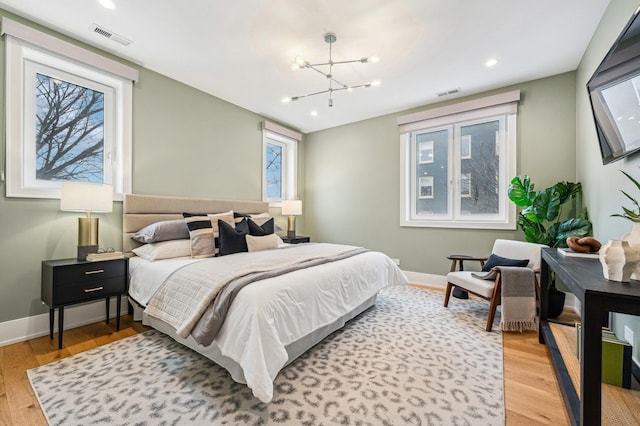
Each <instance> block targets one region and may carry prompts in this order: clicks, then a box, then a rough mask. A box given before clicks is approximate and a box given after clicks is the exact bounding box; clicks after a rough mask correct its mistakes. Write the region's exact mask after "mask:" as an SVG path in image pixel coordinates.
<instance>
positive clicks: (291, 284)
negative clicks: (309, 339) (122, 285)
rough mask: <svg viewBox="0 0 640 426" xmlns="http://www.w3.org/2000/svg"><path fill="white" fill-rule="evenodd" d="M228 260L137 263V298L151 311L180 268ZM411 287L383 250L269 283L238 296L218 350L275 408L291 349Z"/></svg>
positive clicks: (133, 270) (133, 267) (133, 269)
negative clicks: (380, 295)
mask: <svg viewBox="0 0 640 426" xmlns="http://www.w3.org/2000/svg"><path fill="white" fill-rule="evenodd" d="M287 250H291V249H287ZM283 251H286V250H283ZM253 254H255V253H239V254H235V255H231V256H238V257H244V258H245V259H246V261H247V262H248V263H250V262H251V256H252V255H253ZM225 257H226V256H225ZM221 259H222V258H212V259H197V260H192V259H172V260H170V261H155V262H148V261H145V260H142V259H139V258H132V259H131V262H130V274H131V279H130V287H129V292H130V295H131V296H132V297H133V298H134V299H135V300H137V301H138V302H139V303H141V304H143V305H146V304H147V303H148V302H149V300H150V299H151V298H152V296H153V294H154V293H155V292H156V291H157V289H158V288H159V287H160V286H161V285H162V282H163V281H164V278H166V277H167V276H169V275H170V274H171V273H172V271H174V270H175V268H179V267H180V266H183V265H185V264H188V263H191V262H205V261H206V262H216V261H220V260H221ZM151 271H153V272H151ZM406 283H407V279H406V277H405V276H404V274H403V273H402V272H401V271H400V270H399V269H398V267H397V266H396V265H395V264H394V263H393V262H392V261H391V260H390V259H389V258H388V257H387V256H386V255H384V254H382V253H378V252H366V253H363V254H359V255H357V256H353V257H350V258H347V259H343V260H340V261H337V262H331V263H327V264H322V265H318V266H315V267H312V268H308V269H304V270H299V271H295V272H291V273H289V274H286V275H283V276H280V277H276V278H270V279H267V280H263V281H261V282H258V283H254V284H251V285H249V286H247V287H246V288H244V289H243V290H242V291H241V292H240V293H239V294H238V296H237V297H236V299H235V300H234V302H233V304H232V305H231V308H230V310H229V312H228V315H227V319H226V321H225V323H224V325H223V326H222V328H221V330H220V332H219V333H218V335H217V337H216V338H215V340H214V344H215V346H216V348H217V349H219V351H220V353H221V354H222V355H223V356H225V357H228V358H230V359H231V360H233V361H234V362H235V363H237V364H238V365H239V366H240V367H241V369H242V375H243V376H244V377H238V374H237V373H236V374H234V373H233V372H232V371H231V370H230V372H231V373H232V375H233V377H234V380H236V381H242V382H246V383H247V385H248V386H249V387H250V388H251V389H252V391H253V394H254V395H255V396H256V397H257V398H259V399H260V400H261V401H263V402H269V401H270V400H271V399H272V398H273V381H274V379H275V377H276V376H277V374H278V372H279V371H280V370H281V369H282V367H283V366H284V365H285V364H286V362H287V360H288V355H287V352H286V346H287V345H289V344H290V343H292V342H295V341H297V340H299V339H300V338H302V337H304V336H306V335H308V334H309V333H311V332H312V331H314V330H317V329H318V328H320V327H323V326H326V325H328V324H331V323H333V322H334V321H335V320H336V319H338V318H340V317H342V316H343V315H345V314H346V313H348V312H350V311H352V310H353V309H355V308H356V307H357V306H359V305H360V304H362V303H363V302H364V301H365V300H367V299H369V298H370V297H372V296H373V295H374V294H376V293H377V292H378V291H379V290H380V289H382V288H383V287H385V286H388V285H391V284H406ZM223 366H225V368H228V367H227V366H226V365H223ZM243 379H244V380H243Z"/></svg>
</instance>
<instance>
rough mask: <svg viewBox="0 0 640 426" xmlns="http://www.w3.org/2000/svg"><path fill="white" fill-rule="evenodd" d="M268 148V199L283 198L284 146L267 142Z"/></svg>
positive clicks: (266, 166)
mask: <svg viewBox="0 0 640 426" xmlns="http://www.w3.org/2000/svg"><path fill="white" fill-rule="evenodd" d="M266 150H267V152H266V165H265V168H266V170H265V171H266V177H267V199H270V200H281V199H282V150H283V147H282V146H280V145H274V144H271V143H267V148H266Z"/></svg>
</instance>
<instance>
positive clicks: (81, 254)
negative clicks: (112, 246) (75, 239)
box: [78, 244, 98, 260]
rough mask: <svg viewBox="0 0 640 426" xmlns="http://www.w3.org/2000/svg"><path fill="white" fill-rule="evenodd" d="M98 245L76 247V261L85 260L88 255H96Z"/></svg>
mask: <svg viewBox="0 0 640 426" xmlns="http://www.w3.org/2000/svg"><path fill="white" fill-rule="evenodd" d="M97 252H98V245H97V244H96V245H94V246H78V260H87V255H88V254H89V253H97Z"/></svg>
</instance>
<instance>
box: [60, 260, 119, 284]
mask: <svg viewBox="0 0 640 426" xmlns="http://www.w3.org/2000/svg"><path fill="white" fill-rule="evenodd" d="M54 266H55V265H54ZM53 275H54V277H53V279H54V280H55V282H56V285H68V284H71V283H77V282H79V281H86V280H95V279H105V278H112V277H123V276H125V275H127V262H125V260H124V259H122V260H108V261H104V262H85V263H79V264H75V265H67V266H58V267H54V268H53Z"/></svg>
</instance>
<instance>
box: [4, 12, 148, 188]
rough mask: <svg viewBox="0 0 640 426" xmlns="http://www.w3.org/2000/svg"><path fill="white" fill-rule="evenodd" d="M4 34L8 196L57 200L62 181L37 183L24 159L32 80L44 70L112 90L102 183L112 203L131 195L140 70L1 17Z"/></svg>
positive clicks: (30, 137)
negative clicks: (135, 93)
mask: <svg viewBox="0 0 640 426" xmlns="http://www.w3.org/2000/svg"><path fill="white" fill-rule="evenodd" d="M2 34H4V35H5V40H6V43H5V60H6V75H5V89H6V93H5V95H6V96H5V120H6V144H5V150H6V184H5V188H6V196H7V197H22V198H52V199H56V198H60V193H61V190H60V189H61V185H62V181H53V180H51V181H46V180H40V181H37V182H36V179H35V168H36V161H35V158H33V159H31V158H27V157H26V156H27V155H33V154H35V151H34V149H35V131H34V129H35V113H36V108H35V104H33V105H32V104H31V103H30V102H29V101H28V100H29V99H31V98H29V96H33V95H34V94H35V79H31V80H30V77H31V76H32V75H35V74H34V72H36V73H41V74H42V73H43V72H41V71H42V70H44V74H47V75H49V76H51V74H50V72H52V73H54V74H56V75H60V76H67V77H70V78H71V80H72V81H70V82H72V83H73V84H78V83H76V81H81V80H83V79H84V80H88V81H93V82H97V83H99V84H101V85H103V86H105V87H108V88H111V90H112V96H110V98H109V101H108V102H107V101H105V109H106V108H110V109H111V110H110V111H109V114H108V115H109V118H107V112H106V111H105V123H104V132H105V139H104V143H105V145H104V150H103V155H104V161H105V162H106V161H107V157H108V156H110V161H111V166H110V168H111V170H107V169H105V170H103V180H104V182H103V183H108V184H111V185H113V187H114V200H122V196H123V194H124V193H130V192H131V190H132V182H131V176H132V162H131V140H132V116H133V113H132V111H133V107H132V104H133V102H132V99H133V88H132V86H133V83H134V82H135V81H137V79H138V71H137V70H135V69H133V68H131V67H128V66H126V65H124V64H121V63H119V62H116V61H113V60H111V59H108V58H106V57H104V56H102V55H99V54H96V53H93V52H90V51H87V50H85V49H83V48H80V47H79V46H76V45H73V44H71V43H67V42H64V41H62V40H59V39H57V38H55V37H53V36H50V35H48V34H45V33H42V32H40V31H37V30H34V29H33V28H31V27H28V26H26V25H23V24H20V23H17V22H15V21H12V20H10V19H7V18H5V17H3V18H2ZM39 70H40V71H39ZM63 79H65V78H64V77H63ZM74 79H75V81H73V80H74ZM65 81H66V79H65ZM31 86H33V87H31ZM34 99H35V98H34ZM31 127H33V128H31ZM109 139H110V140H109ZM30 145H32V146H30ZM31 175H33V178H31V177H30V176H31Z"/></svg>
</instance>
